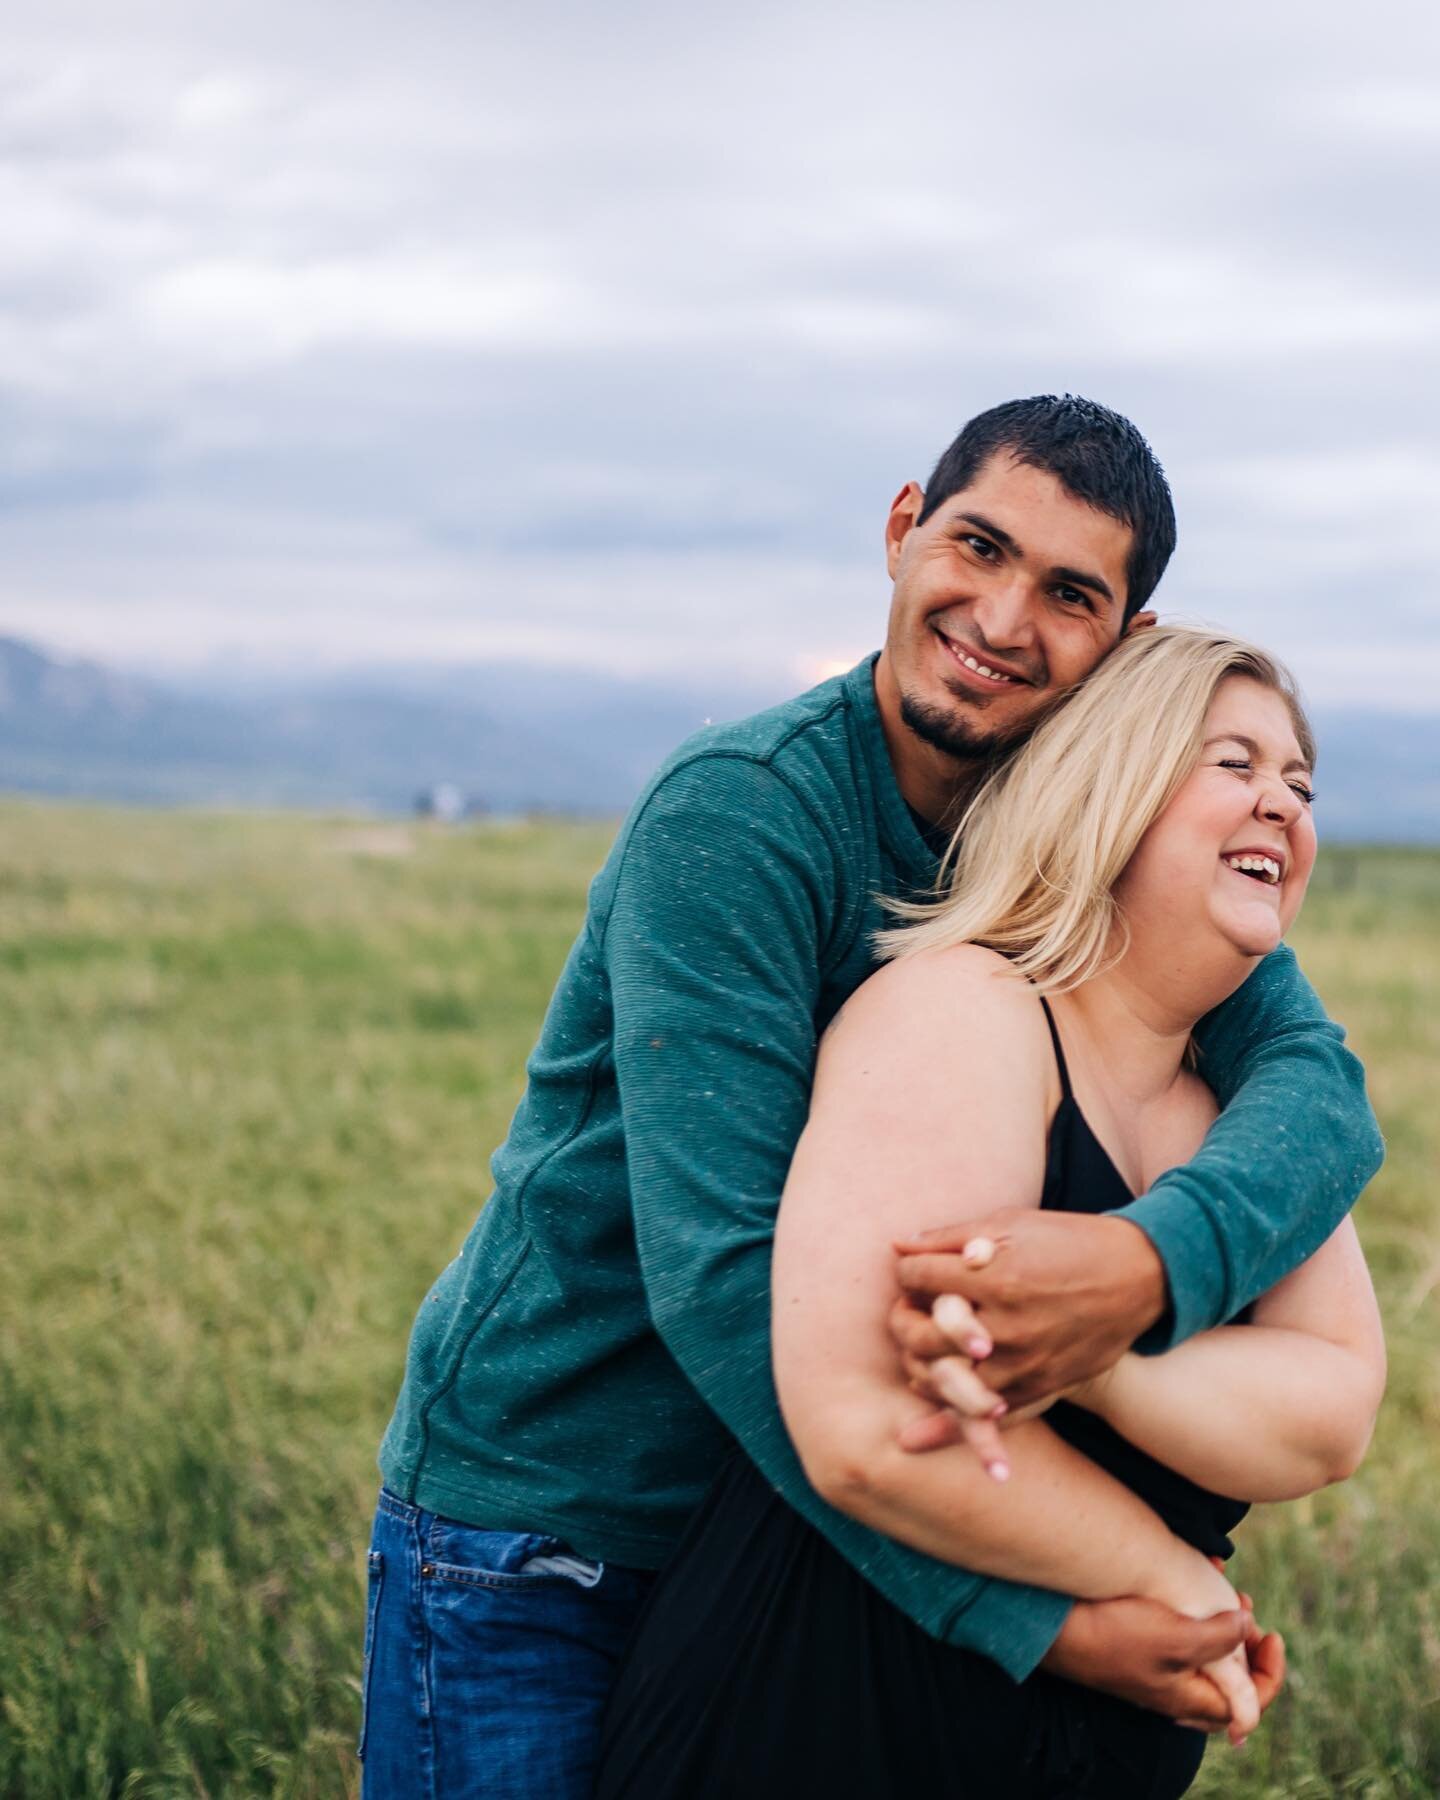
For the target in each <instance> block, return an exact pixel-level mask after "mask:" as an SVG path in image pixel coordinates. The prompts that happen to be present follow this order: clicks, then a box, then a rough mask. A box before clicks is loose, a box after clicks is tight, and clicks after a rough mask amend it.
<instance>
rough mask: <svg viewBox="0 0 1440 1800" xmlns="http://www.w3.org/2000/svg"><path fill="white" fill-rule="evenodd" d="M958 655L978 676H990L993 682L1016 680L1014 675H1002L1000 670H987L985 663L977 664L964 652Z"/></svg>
mask: <svg viewBox="0 0 1440 1800" xmlns="http://www.w3.org/2000/svg"><path fill="white" fill-rule="evenodd" d="M956 655H957V656H958V657H959V658H960V660H961V662H963V663H964V665H965V667H966V668H967V669H973V670H974V671H975V673H976V674H977V675H988V676H989V677H990V679H991V680H992V681H1014V680H1015V679H1016V677H1015V676H1013V675H1002V674H1001V672H1000V671H999V669H987V668H986V666H985V664H984V663H982V662H976V660H975V658H974V657H973V656H967V655H966V654H965V652H964V651H963V650H958V651H956Z"/></svg>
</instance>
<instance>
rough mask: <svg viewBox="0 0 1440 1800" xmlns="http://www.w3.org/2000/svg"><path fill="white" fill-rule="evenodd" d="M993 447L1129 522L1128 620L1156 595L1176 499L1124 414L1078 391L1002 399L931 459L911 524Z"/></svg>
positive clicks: (1170, 545)
mask: <svg viewBox="0 0 1440 1800" xmlns="http://www.w3.org/2000/svg"><path fill="white" fill-rule="evenodd" d="M997 451H1008V452H1009V454H1010V455H1011V456H1013V457H1014V458H1015V460H1016V461H1017V462H1022V463H1028V464H1029V465H1030V466H1031V467H1032V468H1035V469H1044V470H1045V471H1046V472H1047V473H1048V474H1051V475H1053V476H1054V477H1055V479H1056V480H1057V481H1058V482H1059V483H1060V485H1061V486H1062V487H1063V488H1065V489H1066V491H1067V492H1069V493H1071V494H1073V495H1074V496H1075V498H1076V499H1077V500H1083V501H1084V502H1085V503H1086V505H1087V506H1093V507H1095V508H1096V509H1097V510H1098V511H1100V512H1103V513H1108V514H1109V515H1110V517H1111V518H1112V519H1118V520H1119V521H1120V523H1121V524H1122V525H1128V526H1129V527H1130V529H1131V531H1132V532H1133V533H1134V534H1135V541H1134V542H1133V544H1132V545H1131V547H1130V557H1129V561H1128V562H1127V564H1126V568H1125V586H1126V594H1125V618H1126V621H1127V622H1128V621H1129V620H1130V619H1131V618H1132V617H1133V616H1134V614H1136V613H1137V612H1139V610H1140V608H1141V607H1142V606H1143V605H1144V604H1145V602H1146V601H1147V600H1148V599H1149V598H1150V596H1151V595H1152V594H1153V593H1154V592H1155V589H1156V587H1157V586H1158V585H1159V582H1160V577H1161V576H1162V575H1163V574H1164V573H1165V565H1166V563H1168V562H1169V560H1170V556H1171V552H1172V551H1173V550H1174V548H1175V503H1174V501H1173V500H1172V499H1171V497H1170V484H1169V482H1168V481H1166V479H1165V471H1164V470H1163V469H1162V468H1161V467H1160V462H1159V459H1158V457H1157V456H1156V455H1155V452H1154V451H1153V450H1152V449H1151V448H1150V446H1149V445H1148V444H1147V443H1146V442H1145V440H1144V438H1143V437H1141V435H1140V433H1139V432H1138V431H1137V430H1136V429H1135V427H1134V426H1133V425H1132V424H1131V423H1130V421H1129V420H1128V419H1126V418H1124V417H1122V416H1121V414H1119V413H1117V412H1112V411H1111V410H1110V408H1109V407H1108V406H1100V405H1099V404H1097V402H1095V401H1094V400H1082V399H1081V398H1080V397H1079V395H1077V394H1062V395H1060V396H1058V397H1057V396H1056V395H1054V394H1036V395H1034V396H1033V397H1032V398H1031V399H1029V400H1007V401H1006V402H1005V403H1004V405H1003V406H992V407H991V408H990V410H989V412H983V413H980V414H978V415H977V416H976V417H975V418H973V419H972V420H971V421H970V423H969V424H968V425H967V426H966V427H965V428H964V430H963V431H962V432H961V433H960V435H959V437H957V438H956V439H955V441H954V443H953V444H951V446H950V448H949V449H948V450H947V451H946V452H945V454H944V455H943V456H942V457H941V458H940V460H939V462H937V463H936V465H935V469H934V473H933V474H932V475H931V477H930V480H929V481H928V483H927V484H926V487H925V505H924V508H923V510H922V511H921V514H920V517H919V519H918V520H917V521H916V523H917V524H921V525H923V524H924V523H925V521H926V519H928V518H929V517H930V515H931V513H933V512H934V511H935V509H936V507H938V506H943V505H944V504H945V502H946V501H947V500H948V499H949V498H950V497H951V495H952V494H958V493H959V492H960V491H961V489H962V488H967V487H969V485H970V483H971V482H972V481H974V479H975V477H976V476H977V475H978V474H979V473H980V471H981V469H982V468H983V467H984V466H985V464H986V463H987V462H988V461H989V460H990V458H991V457H992V456H994V455H995V454H996V452H997Z"/></svg>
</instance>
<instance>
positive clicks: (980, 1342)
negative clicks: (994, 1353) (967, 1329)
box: [965, 1337, 992, 1362]
mask: <svg viewBox="0 0 1440 1800" xmlns="http://www.w3.org/2000/svg"><path fill="white" fill-rule="evenodd" d="M991 1348H992V1345H991V1343H990V1340H989V1338H983V1337H972V1338H966V1340H965V1354H966V1355H967V1356H973V1357H974V1358H975V1360H976V1361H977V1362H979V1360H980V1359H981V1357H983V1356H988V1355H989V1354H990V1351H991Z"/></svg>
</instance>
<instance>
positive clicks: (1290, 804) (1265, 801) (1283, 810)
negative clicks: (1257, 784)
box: [1255, 776, 1304, 826]
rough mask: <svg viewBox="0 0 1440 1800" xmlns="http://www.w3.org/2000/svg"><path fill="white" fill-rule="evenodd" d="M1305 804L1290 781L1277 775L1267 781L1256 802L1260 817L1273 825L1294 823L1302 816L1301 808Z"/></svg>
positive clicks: (1256, 809)
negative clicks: (1283, 779)
mask: <svg viewBox="0 0 1440 1800" xmlns="http://www.w3.org/2000/svg"><path fill="white" fill-rule="evenodd" d="M1303 805H1304V802H1303V801H1302V800H1301V798H1300V796H1299V795H1298V794H1297V793H1296V792H1295V790H1294V788H1292V787H1291V785H1290V783H1289V782H1288V781H1282V780H1280V779H1279V777H1278V776H1277V777H1276V778H1275V779H1274V780H1271V781H1267V782H1266V784H1265V786H1264V789H1263V790H1262V792H1261V795H1260V798H1259V800H1258V802H1257V803H1256V807H1255V811H1256V813H1257V814H1258V815H1259V817H1260V818H1262V819H1265V820H1267V821H1268V822H1269V823H1270V824H1272V825H1282V826H1285V825H1293V824H1294V823H1295V821H1296V819H1297V818H1299V816H1300V808H1301V807H1302V806H1303Z"/></svg>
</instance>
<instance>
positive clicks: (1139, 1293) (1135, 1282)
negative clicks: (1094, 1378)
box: [1112, 1218, 1170, 1343]
mask: <svg viewBox="0 0 1440 1800" xmlns="http://www.w3.org/2000/svg"><path fill="white" fill-rule="evenodd" d="M1112 1223H1113V1224H1115V1225H1117V1226H1119V1227H1120V1233H1117V1234H1116V1243H1117V1245H1119V1246H1120V1252H1119V1254H1120V1257H1121V1263H1120V1267H1121V1280H1122V1283H1123V1285H1124V1289H1125V1296H1126V1298H1125V1310H1126V1318H1127V1323H1128V1326H1129V1327H1130V1329H1129V1338H1130V1342H1131V1343H1134V1341H1135V1339H1136V1338H1138V1337H1143V1336H1144V1334H1145V1333H1146V1332H1147V1331H1149V1329H1150V1328H1151V1326H1152V1325H1154V1324H1155V1323H1156V1322H1157V1321H1158V1320H1159V1319H1160V1318H1161V1317H1162V1316H1163V1315H1164V1313H1165V1310H1166V1308H1167V1307H1168V1306H1169V1304H1170V1284H1169V1279H1168V1277H1167V1276H1166V1273H1165V1264H1164V1262H1163V1261H1162V1260H1161V1256H1160V1252H1159V1251H1158V1250H1157V1249H1156V1248H1155V1246H1154V1244H1153V1243H1152V1242H1151V1240H1150V1238H1149V1237H1148V1236H1147V1235H1146V1233H1145V1232H1144V1231H1142V1230H1141V1228H1140V1227H1139V1226H1138V1225H1136V1224H1135V1223H1134V1222H1133V1220H1130V1219H1118V1218H1117V1219H1114V1220H1112ZM1122 1233H1123V1235H1121V1234H1122Z"/></svg>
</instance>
